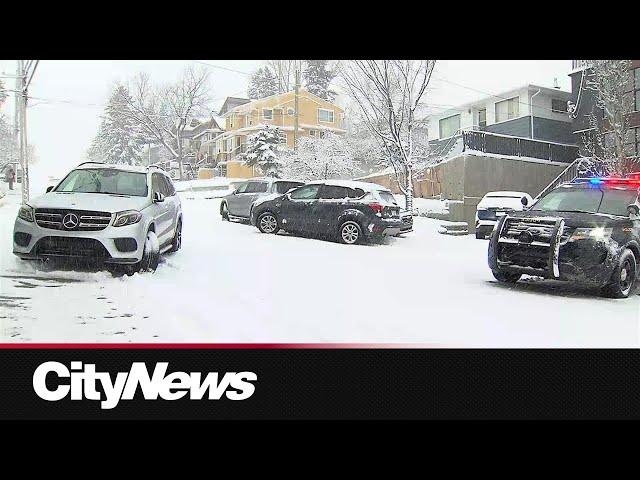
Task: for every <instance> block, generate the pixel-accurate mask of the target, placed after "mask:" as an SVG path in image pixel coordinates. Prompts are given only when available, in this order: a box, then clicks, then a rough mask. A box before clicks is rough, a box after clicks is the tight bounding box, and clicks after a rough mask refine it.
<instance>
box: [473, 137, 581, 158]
mask: <svg viewBox="0 0 640 480" xmlns="http://www.w3.org/2000/svg"><path fill="white" fill-rule="evenodd" d="M462 142H463V145H462V151H469V150H473V151H476V152H484V153H488V154H494V155H508V156H511V157H528V158H538V159H540V160H549V161H551V162H561V163H571V162H573V161H574V160H575V159H576V158H578V147H577V146H575V145H563V144H559V143H551V142H544V141H540V140H531V139H530V138H520V137H507V136H504V135H497V134H493V133H488V132H478V131H463V132H462Z"/></svg>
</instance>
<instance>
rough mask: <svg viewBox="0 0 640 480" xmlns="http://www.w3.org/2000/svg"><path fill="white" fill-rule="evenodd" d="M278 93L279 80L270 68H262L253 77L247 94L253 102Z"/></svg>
mask: <svg viewBox="0 0 640 480" xmlns="http://www.w3.org/2000/svg"><path fill="white" fill-rule="evenodd" d="M276 93H278V80H277V79H276V77H275V75H274V74H273V72H272V71H271V69H270V68H269V67H266V66H265V67H260V68H258V69H257V70H256V71H255V72H253V74H252V75H251V80H250V81H249V87H248V89H247V94H248V95H249V98H250V99H251V100H258V99H260V98H265V97H269V96H271V95H275V94H276Z"/></svg>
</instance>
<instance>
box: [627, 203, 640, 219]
mask: <svg viewBox="0 0 640 480" xmlns="http://www.w3.org/2000/svg"><path fill="white" fill-rule="evenodd" d="M627 212H629V216H632V215H634V216H637V215H638V214H640V208H638V205H636V204H635V203H632V204H631V205H629V206H628V207H627Z"/></svg>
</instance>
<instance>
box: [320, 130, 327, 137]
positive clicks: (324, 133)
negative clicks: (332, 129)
mask: <svg viewBox="0 0 640 480" xmlns="http://www.w3.org/2000/svg"><path fill="white" fill-rule="evenodd" d="M324 137H326V132H325V131H323V130H320V138H324Z"/></svg>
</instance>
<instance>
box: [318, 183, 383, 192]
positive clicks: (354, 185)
mask: <svg viewBox="0 0 640 480" xmlns="http://www.w3.org/2000/svg"><path fill="white" fill-rule="evenodd" d="M316 183H324V184H325V185H332V186H336V187H347V188H361V189H362V190H379V191H383V192H390V191H391V190H389V189H388V188H387V187H383V186H382V185H378V184H377V183H369V182H358V181H357V180H314V181H313V182H309V183H308V184H311V185H312V184H316Z"/></svg>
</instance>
